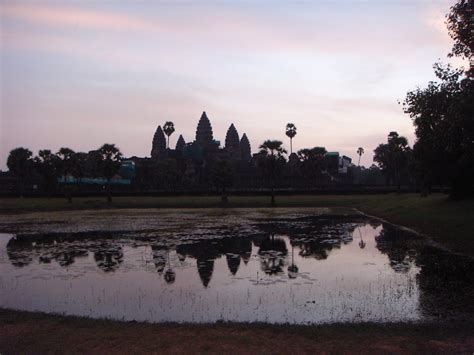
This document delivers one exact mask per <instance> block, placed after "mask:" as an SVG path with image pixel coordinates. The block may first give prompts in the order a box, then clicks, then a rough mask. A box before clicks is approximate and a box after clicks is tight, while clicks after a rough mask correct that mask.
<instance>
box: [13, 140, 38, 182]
mask: <svg viewBox="0 0 474 355" xmlns="http://www.w3.org/2000/svg"><path fill="white" fill-rule="evenodd" d="M32 156H33V153H32V152H31V151H30V150H29V149H26V148H22V147H20V148H15V149H13V150H12V151H11V152H10V155H9V156H8V159H7V167H8V169H9V170H10V171H11V172H12V173H13V175H15V176H17V177H19V178H25V177H27V176H28V175H29V174H30V173H31V168H32V163H33V160H32Z"/></svg>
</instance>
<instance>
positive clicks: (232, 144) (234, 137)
mask: <svg viewBox="0 0 474 355" xmlns="http://www.w3.org/2000/svg"><path fill="white" fill-rule="evenodd" d="M225 150H226V152H227V154H228V156H229V158H231V159H240V140H239V133H237V130H236V129H235V126H234V124H233V123H232V124H231V125H230V127H229V129H228V130H227V134H226V136H225Z"/></svg>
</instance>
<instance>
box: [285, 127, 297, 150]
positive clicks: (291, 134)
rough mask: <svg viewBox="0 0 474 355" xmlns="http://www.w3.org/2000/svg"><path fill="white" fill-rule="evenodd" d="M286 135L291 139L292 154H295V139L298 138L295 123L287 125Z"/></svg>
mask: <svg viewBox="0 0 474 355" xmlns="http://www.w3.org/2000/svg"><path fill="white" fill-rule="evenodd" d="M286 135H287V136H288V137H290V154H292V153H293V137H294V136H296V126H295V125H294V124H293V123H287V124H286Z"/></svg>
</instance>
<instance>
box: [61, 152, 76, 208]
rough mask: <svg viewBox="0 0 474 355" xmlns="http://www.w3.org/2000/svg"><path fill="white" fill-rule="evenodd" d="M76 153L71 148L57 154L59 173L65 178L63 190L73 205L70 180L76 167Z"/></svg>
mask: <svg viewBox="0 0 474 355" xmlns="http://www.w3.org/2000/svg"><path fill="white" fill-rule="evenodd" d="M75 154H76V153H75V152H74V151H73V150H72V149H70V148H64V147H63V148H61V149H59V151H58V152H57V153H56V156H57V160H56V161H57V163H58V172H59V174H60V175H62V177H63V182H62V189H63V191H64V195H65V196H66V198H67V200H68V202H69V203H72V195H71V186H70V184H69V181H68V178H69V177H72V175H73V172H74V169H75V167H76V161H75V157H76V156H75Z"/></svg>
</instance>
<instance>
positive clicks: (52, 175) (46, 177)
mask: <svg viewBox="0 0 474 355" xmlns="http://www.w3.org/2000/svg"><path fill="white" fill-rule="evenodd" d="M33 160H34V163H35V168H36V171H37V172H38V173H39V174H40V176H41V187H42V188H43V189H44V190H45V191H47V192H48V193H49V192H52V191H53V190H54V189H55V187H56V185H57V178H58V157H57V156H56V155H55V154H53V153H52V152H51V150H49V149H43V150H40V151H39V152H38V156H37V157H35V158H34V159H33Z"/></svg>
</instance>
